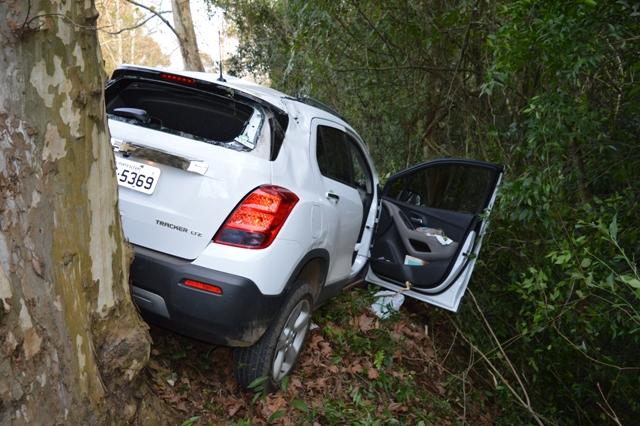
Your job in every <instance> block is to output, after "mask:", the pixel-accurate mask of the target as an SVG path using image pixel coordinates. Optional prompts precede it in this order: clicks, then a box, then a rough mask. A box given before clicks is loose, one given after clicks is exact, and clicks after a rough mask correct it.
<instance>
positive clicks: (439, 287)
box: [366, 159, 502, 312]
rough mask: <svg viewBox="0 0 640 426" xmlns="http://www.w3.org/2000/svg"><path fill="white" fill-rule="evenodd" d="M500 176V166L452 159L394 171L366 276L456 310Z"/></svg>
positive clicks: (381, 203) (369, 279) (483, 230)
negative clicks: (398, 171) (395, 172)
mask: <svg viewBox="0 0 640 426" xmlns="http://www.w3.org/2000/svg"><path fill="white" fill-rule="evenodd" d="M501 178H502V167H501V166H498V165H495V164H491V163H485V162H481V161H473V160H454V159H443V160H435V161H430V162H427V163H423V164H420V165H417V166H414V167H412V168H410V169H407V170H404V171H402V172H400V173H398V174H396V175H393V176H391V177H390V178H389V180H388V181H387V183H386V185H385V187H384V189H383V191H382V196H381V198H380V200H381V201H380V206H379V212H378V215H379V216H378V223H377V226H376V230H375V233H374V237H373V238H374V240H373V244H372V246H371V252H370V262H369V270H368V271H367V276H366V280H367V281H368V282H371V283H373V284H377V285H379V286H381V287H384V288H387V289H390V290H396V291H402V292H403V294H404V295H405V296H408V297H413V298H415V299H418V300H421V301H424V302H427V303H430V304H432V305H436V306H439V307H441V308H445V309H448V310H450V311H454V312H455V311H457V310H458V306H459V304H460V300H461V299H462V296H463V295H464V293H465V291H466V289H467V285H468V283H469V280H470V279H471V274H472V272H473V268H474V266H475V263H476V259H477V256H478V253H479V252H480V245H481V243H482V237H483V235H484V232H485V230H486V227H487V223H488V217H489V213H490V212H491V208H492V207H493V203H494V202H495V199H496V194H497V190H498V186H499V185H500V180H501Z"/></svg>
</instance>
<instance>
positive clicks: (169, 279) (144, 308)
mask: <svg viewBox="0 0 640 426" xmlns="http://www.w3.org/2000/svg"><path fill="white" fill-rule="evenodd" d="M134 248H135V258H134V260H133V263H132V265H131V274H130V277H131V278H130V279H131V285H132V293H133V299H134V301H135V302H136V304H137V305H138V307H139V308H140V310H141V312H142V315H143V317H144V318H145V319H146V320H147V321H149V322H151V323H154V324H157V325H160V326H162V327H165V328H168V329H170V330H173V331H175V332H177V333H179V334H183V335H186V336H189V337H193V338H196V339H199V340H203V341H206V342H209V343H214V344H221V345H227V346H250V345H253V344H254V343H255V342H257V341H258V339H260V337H262V335H263V334H264V332H265V331H266V329H267V327H268V326H269V324H271V321H272V319H273V318H274V317H275V315H276V314H277V312H278V310H279V309H280V307H281V305H282V301H283V299H284V297H283V295H277V296H270V295H264V294H262V293H261V292H260V290H258V287H257V286H256V285H255V284H254V283H253V281H251V280H249V279H247V278H244V277H241V276H237V275H232V274H228V273H225V272H221V271H215V270H212V269H208V268H204V267H202V266H196V265H194V264H192V263H191V262H189V261H188V260H183V259H180V258H176V257H173V256H169V255H166V254H164V253H159V252H156V251H153V250H149V249H145V248H142V247H137V246H136V247H134ZM185 279H192V280H197V281H202V282H205V283H211V284H214V285H216V286H218V287H220V288H221V289H222V295H217V294H212V293H208V292H205V291H202V290H197V289H194V288H190V287H186V286H184V285H183V284H182V283H183V281H184V280H185Z"/></svg>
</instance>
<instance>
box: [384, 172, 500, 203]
mask: <svg viewBox="0 0 640 426" xmlns="http://www.w3.org/2000/svg"><path fill="white" fill-rule="evenodd" d="M494 177H495V173H494V172H493V171H492V170H491V169H488V168H485V167H480V166H474V165H462V164H441V165H434V166H429V167H426V168H423V169H421V170H418V171H416V172H414V173H411V174H410V175H407V176H403V177H401V178H399V179H396V180H393V181H391V182H389V187H388V191H387V194H386V195H387V196H389V197H391V198H394V199H396V200H398V201H401V202H403V203H407V204H412V205H415V206H418V207H431V208H436V209H443V210H451V211H456V212H465V213H474V214H477V213H480V212H481V211H482V209H484V207H485V205H486V202H487V198H488V197H489V195H490V194H489V192H490V191H491V190H492V188H493V179H494Z"/></svg>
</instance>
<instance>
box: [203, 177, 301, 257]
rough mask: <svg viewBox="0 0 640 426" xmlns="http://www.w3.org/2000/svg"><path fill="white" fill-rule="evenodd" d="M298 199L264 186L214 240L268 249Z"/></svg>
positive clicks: (247, 199)
mask: <svg viewBox="0 0 640 426" xmlns="http://www.w3.org/2000/svg"><path fill="white" fill-rule="evenodd" d="M298 200H299V198H298V197H297V196H296V194H294V193H293V192H291V191H289V190H287V189H284V188H281V187H279V186H274V185H263V186H260V187H258V188H256V189H254V190H253V192H251V193H250V194H249V195H247V196H246V197H244V199H243V200H242V201H241V202H240V204H238V206H237V207H236V209H235V210H234V211H233V213H231V216H229V217H228V218H227V220H226V222H225V223H224V225H222V227H221V228H220V229H219V230H218V232H217V233H216V235H215V237H214V238H213V241H214V242H216V243H219V244H227V245H230V246H236V247H244V248H252V249H261V248H265V247H268V246H269V245H270V244H271V243H272V242H273V240H274V239H275V237H276V235H278V232H280V229H281V228H282V225H284V222H285V220H287V217H288V216H289V213H291V210H292V209H293V207H294V206H295V205H296V203H297V202H298Z"/></svg>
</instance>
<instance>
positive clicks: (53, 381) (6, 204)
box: [0, 0, 170, 424]
mask: <svg viewBox="0 0 640 426" xmlns="http://www.w3.org/2000/svg"><path fill="white" fill-rule="evenodd" d="M0 17H1V18H0V74H1V76H2V78H1V79H0V424H12V423H13V424H109V423H111V424H114V423H117V424H122V423H128V422H139V423H162V421H159V420H161V419H164V421H165V422H166V421H170V420H169V419H168V418H167V417H162V416H164V415H166V410H165V409H164V407H163V406H162V405H160V404H158V403H157V401H158V400H157V399H155V398H153V397H150V396H149V392H148V390H147V386H146V384H145V382H144V381H143V377H142V374H141V373H142V369H143V367H144V366H145V364H146V363H147V360H148V358H149V349H150V338H149V335H148V332H147V328H146V326H145V324H144V323H143V322H142V320H141V319H140V317H139V315H138V313H137V311H136V309H135V307H134V306H133V304H132V302H131V297H130V293H129V286H128V265H129V261H130V254H129V252H128V249H127V246H126V245H125V243H124V242H123V235H122V230H121V224H120V218H119V214H118V210H117V187H116V183H115V179H114V161H113V152H112V150H111V145H110V143H109V134H108V129H107V127H106V123H105V111H104V95H103V93H104V91H103V75H102V60H101V58H100V55H99V52H98V50H97V49H98V48H97V38H96V31H95V29H94V28H95V23H96V19H97V11H96V9H95V7H94V3H93V1H92V0H89V1H68V0H67V1H65V0H53V1H45V0H31V1H29V2H27V1H0Z"/></svg>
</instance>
